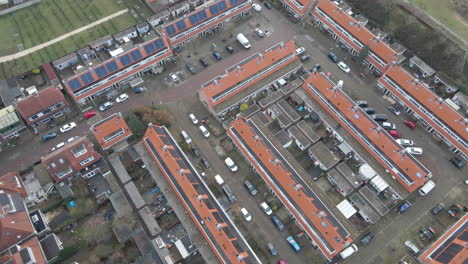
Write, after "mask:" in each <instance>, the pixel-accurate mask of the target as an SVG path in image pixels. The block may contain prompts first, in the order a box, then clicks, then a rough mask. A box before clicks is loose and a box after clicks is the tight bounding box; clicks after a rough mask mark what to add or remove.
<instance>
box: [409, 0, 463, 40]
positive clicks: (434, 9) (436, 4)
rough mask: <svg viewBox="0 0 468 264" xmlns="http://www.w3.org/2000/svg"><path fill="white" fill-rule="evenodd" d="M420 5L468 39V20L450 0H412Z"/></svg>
mask: <svg viewBox="0 0 468 264" xmlns="http://www.w3.org/2000/svg"><path fill="white" fill-rule="evenodd" d="M410 1H411V2H412V3H414V4H415V5H417V6H418V7H420V8H422V9H424V10H425V11H426V12H427V13H429V14H430V15H431V16H432V17H434V18H435V19H437V20H438V21H439V22H441V23H442V24H444V25H445V26H447V27H448V28H450V29H451V30H452V31H454V32H455V33H457V34H458V35H459V36H460V37H462V38H463V39H465V40H467V41H468V21H465V20H463V19H462V18H461V17H460V16H458V15H457V12H456V11H455V10H454V9H453V8H454V7H453V6H452V1H449V0H443V1H441V0H410ZM454 1H460V2H462V1H466V0H454Z"/></svg>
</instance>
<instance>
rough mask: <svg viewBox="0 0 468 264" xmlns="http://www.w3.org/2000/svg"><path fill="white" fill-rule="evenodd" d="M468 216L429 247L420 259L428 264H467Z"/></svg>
mask: <svg viewBox="0 0 468 264" xmlns="http://www.w3.org/2000/svg"><path fill="white" fill-rule="evenodd" d="M467 245H468V214H465V215H464V216H463V217H462V218H460V220H458V221H457V222H456V223H455V224H454V225H453V226H452V227H450V228H449V229H448V230H447V232H445V233H444V234H443V235H442V236H440V237H439V239H437V240H436V242H434V244H432V245H431V246H429V247H428V248H427V249H426V251H424V252H423V253H422V254H421V256H420V257H419V259H420V260H422V261H423V263H428V264H466V263H467V261H468V246H467Z"/></svg>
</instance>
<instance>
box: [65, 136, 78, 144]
mask: <svg viewBox="0 0 468 264" xmlns="http://www.w3.org/2000/svg"><path fill="white" fill-rule="evenodd" d="M77 138H78V137H71V138H69V139H67V143H70V142H72V141H73V140H75V139H77Z"/></svg>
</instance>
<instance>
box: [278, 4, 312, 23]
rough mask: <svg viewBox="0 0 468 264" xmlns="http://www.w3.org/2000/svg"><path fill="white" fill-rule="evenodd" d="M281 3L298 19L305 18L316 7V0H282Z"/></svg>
mask: <svg viewBox="0 0 468 264" xmlns="http://www.w3.org/2000/svg"><path fill="white" fill-rule="evenodd" d="M281 3H282V4H283V6H284V7H285V8H286V9H287V10H288V11H289V12H291V13H292V14H293V15H294V18H296V19H297V20H300V19H302V18H305V17H306V16H307V14H309V12H310V11H311V9H312V8H313V7H314V0H281Z"/></svg>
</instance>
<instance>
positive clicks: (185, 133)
mask: <svg viewBox="0 0 468 264" xmlns="http://www.w3.org/2000/svg"><path fill="white" fill-rule="evenodd" d="M180 134H181V135H182V137H183V138H184V141H185V143H187V144H190V143H192V139H191V138H190V137H189V135H188V134H187V132H185V131H184V130H182V131H180Z"/></svg>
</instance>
